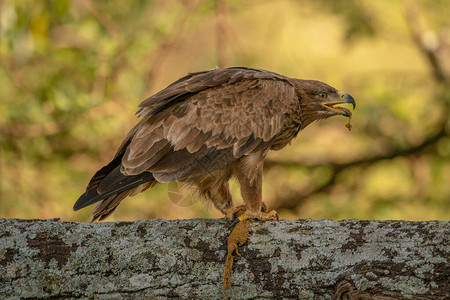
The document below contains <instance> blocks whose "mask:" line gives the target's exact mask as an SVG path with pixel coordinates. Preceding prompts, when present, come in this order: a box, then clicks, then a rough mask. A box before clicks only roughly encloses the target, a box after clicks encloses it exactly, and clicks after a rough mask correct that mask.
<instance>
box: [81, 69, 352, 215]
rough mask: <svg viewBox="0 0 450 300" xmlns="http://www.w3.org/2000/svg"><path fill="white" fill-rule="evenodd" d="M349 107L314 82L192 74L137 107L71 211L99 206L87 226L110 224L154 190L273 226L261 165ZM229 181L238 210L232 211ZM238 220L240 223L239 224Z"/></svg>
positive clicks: (237, 72) (224, 72) (258, 73)
mask: <svg viewBox="0 0 450 300" xmlns="http://www.w3.org/2000/svg"><path fill="white" fill-rule="evenodd" d="M341 103H351V104H352V105H353V108H355V100H354V99H353V97H352V96H350V95H349V94H345V93H342V92H340V91H338V90H336V89H335V88H333V87H331V86H329V85H327V84H325V83H323V82H319V81H314V80H301V79H293V78H288V77H285V76H282V75H279V74H276V73H273V72H269V71H265V70H258V69H252V68H244V67H233V68H227V69H214V70H210V71H203V72H197V73H191V74H188V75H187V76H185V77H183V78H180V79H179V80H177V81H175V82H174V83H172V84H171V85H169V86H168V87H166V88H165V89H163V90H162V91H160V92H158V93H157V94H155V95H153V96H151V97H150V98H148V99H146V100H145V101H143V102H142V103H141V104H140V105H139V107H140V109H139V111H138V114H139V117H140V121H139V122H138V123H137V124H136V126H134V127H133V128H132V129H131V130H130V131H129V132H128V134H127V135H126V137H125V140H124V141H123V142H122V144H121V145H120V147H119V149H118V150H117V153H116V155H115V157H114V158H113V160H112V161H111V162H110V163H109V164H108V165H106V166H104V167H103V168H101V169H100V170H99V171H97V173H95V175H94V176H93V177H92V179H91V181H90V182H89V184H88V186H87V189H86V192H85V193H84V194H83V195H81V197H80V198H79V199H78V201H77V202H76V203H75V205H74V207H73V208H74V210H79V209H81V208H83V207H85V206H88V205H91V204H94V203H97V202H98V204H97V206H96V207H95V209H94V210H93V212H92V217H93V220H103V219H105V218H106V217H108V216H109V215H110V214H111V213H112V212H113V211H114V210H115V209H116V207H117V206H118V205H119V204H120V202H121V201H122V200H123V199H124V198H126V197H127V196H132V195H135V194H137V193H139V192H142V191H144V190H146V189H148V188H150V187H153V186H154V185H155V184H157V183H166V182H171V181H179V182H182V183H188V184H190V185H193V186H194V187H196V188H197V189H198V191H199V192H200V193H201V195H202V196H204V198H206V199H208V200H209V201H211V202H212V203H213V204H214V206H215V207H216V208H217V209H218V210H220V211H221V212H222V213H224V214H225V215H227V216H229V217H231V218H232V217H233V216H234V214H235V213H236V212H238V211H240V210H241V211H245V213H244V215H245V216H247V218H259V219H273V218H274V213H275V212H274V211H272V212H268V211H267V208H266V207H265V205H264V204H263V202H262V192H261V190H262V179H263V164H264V158H265V157H266V155H267V152H268V151H269V150H280V149H282V148H284V147H285V146H286V145H287V144H289V142H290V141H291V140H292V139H293V138H294V137H296V136H297V134H298V133H299V131H300V130H302V129H304V128H305V127H306V126H308V125H309V124H311V123H312V122H314V121H317V120H320V119H325V118H328V117H331V116H335V115H343V116H346V117H350V116H351V112H350V111H349V110H348V109H346V108H342V107H338V106H335V105H337V104H341ZM231 177H235V178H236V179H237V180H238V182H239V184H240V187H241V194H242V197H243V199H244V203H245V204H244V205H243V206H240V207H235V205H234V204H233V200H232V198H231V194H230V189H229V185H228V181H229V180H230V178H231ZM240 219H241V218H240Z"/></svg>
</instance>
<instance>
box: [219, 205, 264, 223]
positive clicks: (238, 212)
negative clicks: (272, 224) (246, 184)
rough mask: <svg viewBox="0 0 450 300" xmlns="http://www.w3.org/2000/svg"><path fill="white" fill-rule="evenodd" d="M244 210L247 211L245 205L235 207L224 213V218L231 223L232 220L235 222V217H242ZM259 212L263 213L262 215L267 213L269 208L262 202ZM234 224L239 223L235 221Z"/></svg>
mask: <svg viewBox="0 0 450 300" xmlns="http://www.w3.org/2000/svg"><path fill="white" fill-rule="evenodd" d="M246 210H247V206H246V205H245V204H242V205H239V206H235V207H232V208H230V209H229V210H228V211H227V212H226V214H225V217H226V218H227V219H228V220H230V221H233V220H235V218H236V217H240V216H242V215H244V214H245V212H246ZM261 212H263V213H267V212H269V207H268V206H267V205H266V204H265V203H264V202H263V203H262V205H261ZM236 222H239V221H236ZM233 224H235V223H233Z"/></svg>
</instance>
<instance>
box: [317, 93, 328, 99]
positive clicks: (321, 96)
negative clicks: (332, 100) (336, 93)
mask: <svg viewBox="0 0 450 300" xmlns="http://www.w3.org/2000/svg"><path fill="white" fill-rule="evenodd" d="M319 97H320V98H322V99H325V98H326V97H328V94H327V93H320V94H319Z"/></svg>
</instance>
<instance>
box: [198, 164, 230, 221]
mask: <svg viewBox="0 0 450 300" xmlns="http://www.w3.org/2000/svg"><path fill="white" fill-rule="evenodd" d="M230 177H231V173H230V172H220V171H218V172H214V173H211V174H209V175H207V176H205V177H202V178H201V179H199V180H196V181H195V182H194V184H195V185H196V186H197V188H198V190H199V192H200V194H202V195H203V197H205V199H207V200H209V201H211V202H212V203H213V204H214V207H215V208H217V209H218V210H219V211H221V212H222V213H223V214H225V215H226V214H227V213H228V212H229V211H230V210H232V209H234V204H233V199H232V197H231V193H230V186H229V184H228V180H229V179H230Z"/></svg>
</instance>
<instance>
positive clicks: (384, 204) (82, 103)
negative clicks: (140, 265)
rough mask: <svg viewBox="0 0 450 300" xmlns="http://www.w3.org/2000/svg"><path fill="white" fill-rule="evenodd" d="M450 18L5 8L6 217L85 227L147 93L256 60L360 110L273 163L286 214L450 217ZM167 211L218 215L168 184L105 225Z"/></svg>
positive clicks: (246, 7) (300, 11)
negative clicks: (344, 95) (98, 180)
mask: <svg viewBox="0 0 450 300" xmlns="http://www.w3.org/2000/svg"><path fill="white" fill-rule="evenodd" d="M449 16H450V5H449V3H448V1H447V0H433V1H431V0H429V1H425V0H415V1H408V2H405V1H391V0H379V1H358V0H353V1H351V0H335V1H313V0H298V1H294V0H291V1H288V0H286V1H273V0H270V1H264V0H258V1H257V0H253V1H250V0H247V1H237V0H236V1H226V0H218V1H212V0H184V1H179V0H159V1H156V0H154V1H93V0H79V1H69V0H58V1H35V0H28V1H26V0H24V1H5V0H3V1H1V0H0V146H1V149H0V151H1V152H0V176H1V177H0V217H2V218H61V219H62V220H70V221H88V220H89V212H90V208H87V209H83V210H82V211H80V212H76V213H75V212H73V211H72V205H73V203H74V202H75V201H76V199H77V198H78V196H79V195H80V194H81V193H83V192H84V189H85V187H86V184H87V182H88V181H89V179H90V177H91V176H92V175H93V173H94V172H95V171H96V170H97V169H99V168H100V167H102V166H103V165H104V164H105V163H108V162H109V160H110V159H111V158H112V156H113V155H114V152H115V150H116V147H118V146H119V144H120V142H121V141H122V138H123V137H124V136H125V134H126V132H127V131H128V130H129V129H130V128H131V127H132V126H133V125H134V124H135V123H136V122H137V118H136V116H135V115H134V113H135V111H136V110H137V105H138V104H139V103H140V102H141V101H142V100H144V99H145V98H147V97H148V96H150V95H152V94H153V93H155V92H157V91H158V90H160V89H162V88H164V87H165V86H167V85H168V84H170V83H171V82H172V81H174V80H176V79H178V78H179V77H181V76H183V75H185V74H186V73H188V72H194V71H200V70H206V69H212V68H214V67H216V66H218V67H228V66H248V67H255V68H262V69H268V70H271V71H274V72H278V73H281V74H283V75H287V76H291V77H297V78H302V79H317V80H320V81H324V82H326V83H328V84H330V85H332V86H334V87H336V88H338V89H340V90H343V91H346V92H349V93H350V94H352V95H353V97H354V98H355V99H356V101H357V109H356V110H355V112H354V117H353V120H352V123H353V130H352V131H350V132H349V131H348V130H347V129H346V128H345V126H344V125H345V124H346V122H347V119H345V118H339V117H335V118H333V119H329V120H326V121H322V122H320V123H316V124H313V125H311V126H309V127H308V128H307V129H305V130H304V131H303V132H301V133H300V135H299V137H298V138H297V139H296V140H294V141H293V143H292V145H291V146H289V147H287V148H285V149H283V150H282V151H278V152H272V153H270V154H269V156H268V159H267V160H266V165H265V174H264V176H265V177H264V179H265V180H264V187H263V189H264V194H263V195H264V200H265V201H266V202H267V203H268V204H269V205H270V206H271V207H272V208H275V209H277V210H278V212H279V213H280V216H281V217H282V218H333V219H342V218H360V219H406V220H432V219H441V220H442V219H449V217H450V138H449V130H450V126H449V102H450V88H449V78H450V18H449ZM232 190H233V194H234V197H235V199H236V200H235V202H237V203H241V202H242V200H241V197H240V195H239V187H238V185H237V183H233V184H232ZM158 217H160V218H167V219H173V218H194V217H221V215H220V214H219V213H218V212H217V211H216V210H215V209H214V208H213V207H208V205H205V204H204V203H202V201H201V200H199V199H198V197H197V196H196V195H195V194H193V193H190V192H187V191H186V190H185V188H184V187H179V186H178V185H177V184H175V183H174V184H168V185H167V184H166V185H158V186H156V187H155V188H153V189H151V190H149V191H146V192H145V193H143V194H139V195H137V196H135V197H133V198H127V199H126V200H125V201H124V202H123V203H122V204H121V205H120V206H119V208H118V209H117V211H116V213H115V214H114V215H113V216H112V217H111V218H109V220H110V221H114V220H136V219H145V218H158Z"/></svg>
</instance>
